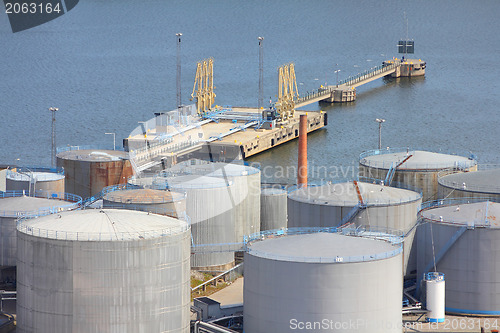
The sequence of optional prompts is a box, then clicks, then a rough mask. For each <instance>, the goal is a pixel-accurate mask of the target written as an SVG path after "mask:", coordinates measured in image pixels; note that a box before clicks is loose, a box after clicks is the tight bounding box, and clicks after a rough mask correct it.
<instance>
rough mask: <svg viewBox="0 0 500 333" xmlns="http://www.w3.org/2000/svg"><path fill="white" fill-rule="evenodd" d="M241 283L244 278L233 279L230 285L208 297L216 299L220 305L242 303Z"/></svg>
mask: <svg viewBox="0 0 500 333" xmlns="http://www.w3.org/2000/svg"><path fill="white" fill-rule="evenodd" d="M243 283H244V278H243V277H240V278H239V279H236V280H234V282H233V283H231V285H229V286H227V287H226V288H224V289H222V290H220V291H218V292H216V293H213V294H212V295H210V296H209V297H210V298H211V299H213V300H214V301H217V302H219V303H220V304H221V306H227V305H235V304H243Z"/></svg>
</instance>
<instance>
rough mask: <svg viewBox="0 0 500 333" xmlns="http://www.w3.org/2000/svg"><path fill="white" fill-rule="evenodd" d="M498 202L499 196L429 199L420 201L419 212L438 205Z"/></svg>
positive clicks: (499, 200)
mask: <svg viewBox="0 0 500 333" xmlns="http://www.w3.org/2000/svg"><path fill="white" fill-rule="evenodd" d="M486 201H490V202H500V198H488V197H485V198H457V199H439V200H431V201H426V202H424V203H422V206H421V209H420V213H419V214H421V213H422V211H424V210H427V209H431V208H438V207H444V206H456V205H464V204H470V203H478V202H486Z"/></svg>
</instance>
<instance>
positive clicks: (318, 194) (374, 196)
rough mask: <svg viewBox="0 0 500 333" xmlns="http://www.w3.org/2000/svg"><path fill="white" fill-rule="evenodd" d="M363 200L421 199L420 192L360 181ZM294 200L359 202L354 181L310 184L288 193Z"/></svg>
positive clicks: (379, 202)
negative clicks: (319, 184)
mask: <svg viewBox="0 0 500 333" xmlns="http://www.w3.org/2000/svg"><path fill="white" fill-rule="evenodd" d="M358 186H359V190H360V192H361V196H362V198H363V202H364V203H365V204H366V205H369V206H372V205H373V206H378V205H380V206H383V205H390V204H400V203H406V202H412V201H415V200H418V199H420V198H421V197H422V196H421V194H420V193H417V192H413V191H410V190H405V189H401V188H396V187H390V186H383V185H379V184H371V183H363V182H358ZM288 197H289V198H290V199H292V200H296V201H301V202H306V203H312V204H317V205H331V206H347V207H354V206H356V205H357V204H358V202H359V200H358V195H357V192H356V188H355V186H354V183H353V182H344V183H333V184H325V185H321V186H310V187H306V188H301V189H298V190H295V191H292V192H290V193H289V194H288Z"/></svg>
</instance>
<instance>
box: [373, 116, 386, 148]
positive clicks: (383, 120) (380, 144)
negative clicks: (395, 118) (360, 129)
mask: <svg viewBox="0 0 500 333" xmlns="http://www.w3.org/2000/svg"><path fill="white" fill-rule="evenodd" d="M375 121H376V122H377V123H378V149H379V150H380V149H382V123H384V122H385V119H382V118H380V119H379V118H377V119H375Z"/></svg>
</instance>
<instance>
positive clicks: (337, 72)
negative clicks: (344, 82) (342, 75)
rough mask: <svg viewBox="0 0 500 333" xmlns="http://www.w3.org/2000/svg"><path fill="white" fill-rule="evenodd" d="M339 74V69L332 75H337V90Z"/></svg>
mask: <svg viewBox="0 0 500 333" xmlns="http://www.w3.org/2000/svg"><path fill="white" fill-rule="evenodd" d="M339 72H340V69H337V70H336V71H335V72H334V73H335V74H337V88H338V86H339Z"/></svg>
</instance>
